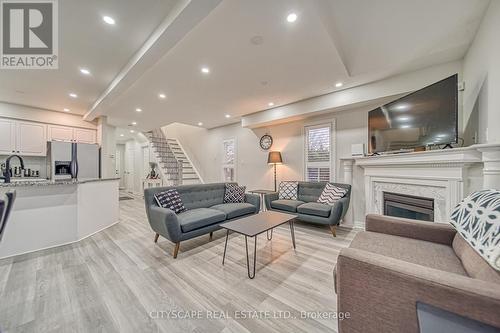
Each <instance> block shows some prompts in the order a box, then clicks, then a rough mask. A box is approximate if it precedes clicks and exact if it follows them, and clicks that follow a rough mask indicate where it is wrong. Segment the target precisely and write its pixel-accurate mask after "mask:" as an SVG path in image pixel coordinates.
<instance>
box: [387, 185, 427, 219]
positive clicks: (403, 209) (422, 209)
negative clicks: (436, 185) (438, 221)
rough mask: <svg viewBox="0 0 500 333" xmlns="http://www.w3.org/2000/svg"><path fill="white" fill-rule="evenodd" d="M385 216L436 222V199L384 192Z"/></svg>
mask: <svg viewBox="0 0 500 333" xmlns="http://www.w3.org/2000/svg"><path fill="white" fill-rule="evenodd" d="M383 193H384V196H383V198H384V215H389V216H396V217H404V218H408V219H414V220H423V221H430V222H434V199H431V198H424V197H416V196H412V195H406V194H399V193H391V192H383Z"/></svg>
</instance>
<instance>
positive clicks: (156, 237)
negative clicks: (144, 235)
mask: <svg viewBox="0 0 500 333" xmlns="http://www.w3.org/2000/svg"><path fill="white" fill-rule="evenodd" d="M158 237H160V235H159V234H156V235H155V243H158Z"/></svg>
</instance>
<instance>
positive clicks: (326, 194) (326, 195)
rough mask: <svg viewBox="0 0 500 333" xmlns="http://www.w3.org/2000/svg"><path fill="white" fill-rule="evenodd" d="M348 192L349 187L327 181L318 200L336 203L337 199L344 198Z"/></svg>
mask: <svg viewBox="0 0 500 333" xmlns="http://www.w3.org/2000/svg"><path fill="white" fill-rule="evenodd" d="M346 193H347V189H345V188H343V187H338V186H335V185H333V184H330V183H327V184H326V185H325V188H324V189H323V192H321V195H320V196H319V198H318V200H317V202H319V203H322V204H327V205H334V204H335V203H336V202H337V201H339V200H340V199H341V198H343V197H344V196H345V195H346Z"/></svg>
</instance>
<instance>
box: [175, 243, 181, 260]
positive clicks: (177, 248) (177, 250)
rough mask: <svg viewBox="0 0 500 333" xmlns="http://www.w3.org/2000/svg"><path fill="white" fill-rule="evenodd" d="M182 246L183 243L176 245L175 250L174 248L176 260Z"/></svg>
mask: <svg viewBox="0 0 500 333" xmlns="http://www.w3.org/2000/svg"><path fill="white" fill-rule="evenodd" d="M180 246H181V242H177V243H175V248H174V259H175V258H177V253H179V247H180Z"/></svg>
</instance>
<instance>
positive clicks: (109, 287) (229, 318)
mask: <svg viewBox="0 0 500 333" xmlns="http://www.w3.org/2000/svg"><path fill="white" fill-rule="evenodd" d="M143 205H144V204H143V201H142V200H139V199H134V200H127V201H121V202H120V213H121V222H120V223H118V224H116V225H114V226H112V227H110V228H108V229H107V230H105V231H102V232H100V233H98V234H96V235H94V236H92V237H89V238H87V239H85V240H83V241H81V242H79V243H76V244H72V245H67V246H62V247H58V248H54V249H50V250H44V251H39V252H36V253H32V254H28V255H22V256H18V257H15V258H8V259H4V260H1V261H0V292H1V293H0V331H1V332H118V331H120V332H332V331H335V330H336V328H337V323H336V320H334V319H304V318H301V311H308V312H310V313H309V314H310V315H314V313H316V312H318V311H319V312H327V313H331V312H333V311H335V310H336V295H335V293H334V290H333V277H332V270H333V267H334V265H335V262H336V260H337V255H338V252H339V250H340V249H342V248H343V247H346V246H348V244H349V243H350V241H351V240H352V238H353V236H354V234H355V232H354V231H350V230H348V229H342V228H341V229H340V230H339V231H338V233H337V238H336V239H334V238H333V237H332V236H331V234H330V232H329V230H327V229H326V228H319V227H314V226H311V225H306V224H301V223H296V224H295V237H296V240H297V250H296V251H293V248H292V244H291V239H290V231H289V228H288V227H279V228H277V229H276V230H275V232H274V237H273V240H272V241H267V240H266V238H265V235H264V234H263V235H260V236H259V238H258V242H257V247H258V253H257V255H258V256H257V272H256V277H255V279H254V280H250V279H248V277H247V272H246V259H245V247H244V238H243V237H242V236H237V235H236V234H233V235H230V239H229V243H228V250H227V257H226V264H225V265H224V266H222V265H221V260H222V252H223V250H224V236H225V232H224V231H222V230H221V231H218V232H216V233H215V234H214V239H213V240H212V241H211V242H209V241H208V235H206V236H203V237H199V238H197V239H193V240H190V241H186V242H183V243H181V249H180V253H179V256H178V258H177V259H173V258H172V256H171V252H172V249H173V245H172V243H170V242H169V241H168V240H166V239H163V238H161V237H160V241H159V242H158V244H154V243H153V236H154V234H153V232H152V231H151V229H150V228H149V225H148V223H147V220H146V217H145V212H144V206H143ZM252 245H253V242H252ZM169 311H170V312H169ZM186 311H200V312H197V313H191V312H186ZM264 311H268V312H264ZM313 312H314V313H313ZM175 314H177V315H178V317H186V316H189V317H190V318H188V319H173V318H172V317H173V316H174V315H175ZM259 314H260V319H257V318H254V317H255V316H257V315H259ZM224 315H225V316H226V317H225V318H223V316H224ZM290 315H291V316H295V317H296V318H280V316H281V317H289V316H290ZM197 316H198V317H201V318H198V317H197ZM209 316H211V317H212V318H208V317H209ZM244 316H246V317H247V318H244ZM214 317H218V318H214ZM248 317H250V318H248ZM265 317H270V318H265Z"/></svg>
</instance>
